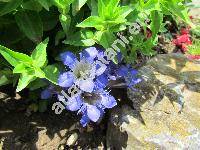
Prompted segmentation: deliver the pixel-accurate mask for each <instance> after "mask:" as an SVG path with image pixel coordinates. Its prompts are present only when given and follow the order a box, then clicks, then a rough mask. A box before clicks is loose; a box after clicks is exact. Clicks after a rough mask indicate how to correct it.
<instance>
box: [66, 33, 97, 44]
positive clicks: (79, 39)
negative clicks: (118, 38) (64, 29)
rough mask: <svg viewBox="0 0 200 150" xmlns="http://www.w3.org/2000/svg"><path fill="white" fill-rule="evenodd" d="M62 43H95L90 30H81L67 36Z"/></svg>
mask: <svg viewBox="0 0 200 150" xmlns="http://www.w3.org/2000/svg"><path fill="white" fill-rule="evenodd" d="M64 43H65V44H70V45H74V46H92V45H94V44H95V40H94V34H93V32H92V31H90V30H81V31H79V32H76V33H74V35H72V36H69V37H68V38H67V40H65V41H64Z"/></svg>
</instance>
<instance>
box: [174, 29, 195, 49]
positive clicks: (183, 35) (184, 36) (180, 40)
mask: <svg viewBox="0 0 200 150" xmlns="http://www.w3.org/2000/svg"><path fill="white" fill-rule="evenodd" d="M172 43H173V44H175V45H176V46H177V47H179V48H181V50H182V52H186V51H187V45H191V44H192V41H191V39H190V34H189V28H182V29H181V31H180V35H177V36H176V39H174V40H173V41H172Z"/></svg>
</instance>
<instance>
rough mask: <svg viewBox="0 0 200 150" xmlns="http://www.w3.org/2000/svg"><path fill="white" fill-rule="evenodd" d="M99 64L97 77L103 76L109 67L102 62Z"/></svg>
mask: <svg viewBox="0 0 200 150" xmlns="http://www.w3.org/2000/svg"><path fill="white" fill-rule="evenodd" d="M98 62H99V63H97V62H96V75H97V76H100V75H101V74H103V73H104V72H105V71H106V68H107V66H106V65H105V64H103V63H101V62H100V61H98Z"/></svg>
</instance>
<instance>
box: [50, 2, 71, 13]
mask: <svg viewBox="0 0 200 150" xmlns="http://www.w3.org/2000/svg"><path fill="white" fill-rule="evenodd" d="M73 1H74V0H53V3H54V5H55V6H57V7H58V9H59V11H60V12H61V13H62V14H64V15H66V14H67V13H68V11H69V9H70V5H71V3H73Z"/></svg>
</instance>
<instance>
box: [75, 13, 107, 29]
mask: <svg viewBox="0 0 200 150" xmlns="http://www.w3.org/2000/svg"><path fill="white" fill-rule="evenodd" d="M102 24H103V20H102V19H101V18H99V17H98V16H90V17H89V18H87V19H85V20H84V21H83V22H81V23H80V24H78V25H77V27H81V28H87V27H94V28H96V29H97V30H101V29H103V25H102Z"/></svg>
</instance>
